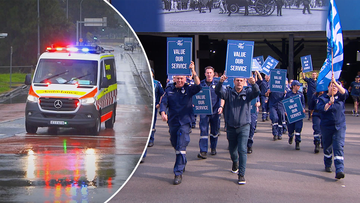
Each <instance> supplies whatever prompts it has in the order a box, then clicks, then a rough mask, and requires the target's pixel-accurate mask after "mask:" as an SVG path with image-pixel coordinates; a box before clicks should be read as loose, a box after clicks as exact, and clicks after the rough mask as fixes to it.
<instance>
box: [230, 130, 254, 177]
mask: <svg viewBox="0 0 360 203" xmlns="http://www.w3.org/2000/svg"><path fill="white" fill-rule="evenodd" d="M249 132H250V124H246V125H244V126H242V127H239V128H233V127H230V126H227V129H226V134H227V140H228V142H229V153H230V157H231V160H232V161H233V162H239V175H241V176H244V175H245V169H246V160H247V141H248V139H249Z"/></svg>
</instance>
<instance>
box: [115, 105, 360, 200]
mask: <svg viewBox="0 0 360 203" xmlns="http://www.w3.org/2000/svg"><path fill="white" fill-rule="evenodd" d="M350 109H351V107H350V108H349V106H347V111H349V110H350ZM158 118H159V117H158ZM346 119H347V134H346V141H345V142H346V143H345V173H346V177H345V179H341V180H336V179H335V178H334V177H335V173H326V172H325V171H324V165H323V153H321V152H320V153H319V154H314V144H313V135H312V123H311V122H310V121H308V120H304V127H303V131H302V143H301V145H300V146H301V150H300V151H297V150H295V149H294V148H295V146H294V144H292V145H289V144H288V141H287V140H288V139H287V135H284V138H283V140H280V141H272V134H271V124H270V121H267V122H259V123H258V127H257V133H256V134H255V136H254V146H253V149H254V152H253V154H250V155H248V162H247V169H246V175H245V177H246V182H247V183H246V185H244V186H239V185H238V184H237V183H236V181H237V175H236V174H233V173H231V172H230V169H231V160H230V156H229V153H228V150H227V140H226V133H225V132H223V131H222V132H221V136H220V137H219V143H218V148H217V151H218V153H217V155H216V156H211V155H208V158H207V159H205V160H200V159H198V158H197V154H198V153H199V147H198V140H199V136H200V132H199V129H198V125H197V128H195V129H193V132H192V133H191V135H190V137H191V141H190V144H189V146H188V148H187V159H188V163H187V166H186V172H185V173H184V175H183V182H182V183H181V184H180V185H176V186H175V185H173V179H174V174H173V165H174V162H175V152H174V149H173V148H172V147H171V145H170V142H169V133H168V126H167V124H166V123H165V122H162V121H161V120H159V119H158V120H157V127H156V129H157V131H156V135H155V145H154V147H151V148H148V152H147V157H146V159H145V162H144V163H143V164H140V165H139V166H138V168H137V170H136V172H135V173H134V175H133V176H132V178H131V179H130V180H129V181H128V183H127V184H126V185H125V186H124V188H123V189H122V190H121V191H120V192H119V193H118V194H117V195H116V196H115V197H114V198H113V199H112V200H111V201H109V202H111V203H113V202H114V203H115V202H256V203H258V202H266V203H268V202H295V203H297V202H298V203H303V202H316V203H322V202H324V203H329V202H354V203H355V202H356V203H357V202H359V199H360V194H359V188H360V170H359V167H360V164H359V163H360V156H359V154H360V136H359V130H358V129H359V127H358V126H359V124H360V117H359V118H357V117H353V116H351V115H347V116H346ZM198 121H199V120H198ZM221 126H223V123H222V124H221ZM334 169H335V168H334V166H333V170H334Z"/></svg>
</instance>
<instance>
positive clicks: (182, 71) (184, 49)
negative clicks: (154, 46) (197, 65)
mask: <svg viewBox="0 0 360 203" xmlns="http://www.w3.org/2000/svg"><path fill="white" fill-rule="evenodd" d="M191 57H192V38H178V37H168V38H167V74H168V75H191V70H190V69H189V65H190V62H191Z"/></svg>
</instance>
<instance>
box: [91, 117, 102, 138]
mask: <svg viewBox="0 0 360 203" xmlns="http://www.w3.org/2000/svg"><path fill="white" fill-rule="evenodd" d="M100 130H101V120H100V117H98V118H97V119H96V121H95V125H94V127H92V128H90V134H92V135H99V133H100Z"/></svg>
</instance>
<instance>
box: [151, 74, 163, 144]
mask: <svg viewBox="0 0 360 203" xmlns="http://www.w3.org/2000/svg"><path fill="white" fill-rule="evenodd" d="M153 82H154V90H155V112H154V120H153V126H152V131H151V136H150V140H149V143H154V135H155V132H156V129H155V124H156V118H157V112H158V109H157V108H156V105H158V104H159V102H160V97H161V96H162V95H163V94H164V89H163V87H162V85H161V83H160V82H159V81H157V80H155V79H153Z"/></svg>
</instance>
